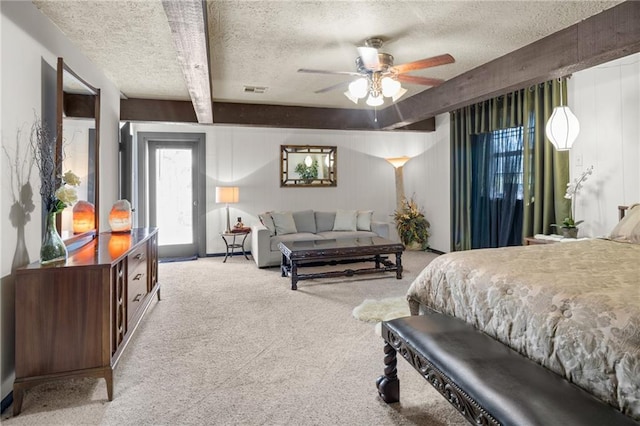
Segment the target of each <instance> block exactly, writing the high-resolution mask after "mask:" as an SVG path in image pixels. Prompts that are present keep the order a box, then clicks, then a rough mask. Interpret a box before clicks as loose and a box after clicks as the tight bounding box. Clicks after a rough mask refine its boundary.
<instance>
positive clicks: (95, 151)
mask: <svg viewBox="0 0 640 426" xmlns="http://www.w3.org/2000/svg"><path fill="white" fill-rule="evenodd" d="M99 160H100V89H97V88H95V87H93V86H91V85H90V84H89V83H87V82H86V81H85V80H83V79H82V78H81V77H80V76H78V75H77V74H76V73H75V72H74V71H73V70H72V69H71V68H69V67H68V66H67V65H66V64H65V63H64V60H63V58H58V67H57V93H56V161H62V172H63V173H64V172H66V171H68V170H71V171H73V172H74V173H75V174H76V175H78V176H79V177H80V180H81V183H80V185H79V186H78V188H77V193H78V200H79V201H80V200H81V201H87V202H89V203H91V204H93V206H94V207H95V216H94V226H93V229H88V230H84V231H82V232H75V233H74V226H73V206H71V207H67V208H66V209H64V211H63V212H62V214H59V215H58V218H57V220H58V229H59V230H60V235H61V236H62V239H63V240H64V242H65V244H66V245H67V248H69V249H73V248H74V247H78V246H81V245H83V244H84V243H86V242H88V241H90V240H91V239H93V238H94V237H95V235H97V233H98V228H99V223H100V222H99V219H100V218H99V212H100V208H99V200H100V197H99V187H100V186H99V176H100V174H99V164H100V161H99Z"/></svg>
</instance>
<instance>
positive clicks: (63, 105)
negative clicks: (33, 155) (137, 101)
mask: <svg viewBox="0 0 640 426" xmlns="http://www.w3.org/2000/svg"><path fill="white" fill-rule="evenodd" d="M65 74H70V75H71V76H72V77H73V78H74V79H76V80H77V81H78V82H79V83H81V84H83V85H84V86H85V87H86V88H87V89H88V90H89V91H91V92H93V95H85V97H86V100H87V102H86V106H87V107H86V108H82V111H79V112H78V113H77V114H78V115H77V116H82V117H83V118H91V116H92V117H93V119H94V120H95V133H96V136H95V149H94V157H93V168H94V170H93V173H94V181H93V188H92V189H93V194H94V203H93V204H94V206H95V229H93V230H90V231H87V232H84V233H81V234H75V235H73V236H71V237H69V238H66V239H65V240H64V243H65V245H66V246H67V249H68V250H70V251H71V250H74V249H77V248H80V247H82V246H83V245H85V244H87V243H88V242H90V241H91V240H93V239H94V238H95V237H96V236H97V235H98V232H99V227H100V89H98V88H95V87H93V86H92V85H90V84H89V83H87V82H86V81H85V80H84V79H83V78H81V77H80V76H79V75H78V74H76V73H75V72H74V71H73V70H72V69H71V68H69V66H68V65H67V64H65V63H64V59H63V58H58V66H57V85H56V86H57V88H56V89H57V90H56V154H55V156H56V158H55V160H56V164H61V162H62V161H63V159H64V157H63V144H64V140H63V138H64V137H63V119H64V116H65V110H66V109H67V107H68V103H69V102H68V99H65V91H64V76H65ZM90 98H93V100H91V99H90ZM83 104H84V102H83ZM90 113H93V114H90ZM87 143H88V141H87ZM87 190H88V191H90V189H89V188H87ZM61 216H62V215H58V217H57V227H58V229H60V230H62V229H61V226H62V217H61Z"/></svg>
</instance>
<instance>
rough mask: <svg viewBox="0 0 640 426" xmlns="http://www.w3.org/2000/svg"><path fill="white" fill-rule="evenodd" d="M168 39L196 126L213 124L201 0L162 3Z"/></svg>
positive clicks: (205, 32)
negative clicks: (196, 118)
mask: <svg viewBox="0 0 640 426" xmlns="http://www.w3.org/2000/svg"><path fill="white" fill-rule="evenodd" d="M162 6H163V7H164V11H165V13H166V15H167V19H168V20H169V27H170V28H171V37H172V38H173V44H174V46H175V48H176V53H177V57H178V62H179V63H180V67H181V68H182V73H183V75H184V79H185V82H186V84H187V89H188V90H189V95H190V96H191V101H192V103H193V108H194V110H195V112H196V116H197V117H198V123H200V124H211V123H213V105H212V96H211V85H210V82H211V79H210V74H209V56H208V51H209V49H208V45H207V44H208V40H209V36H208V30H207V26H206V25H205V22H206V16H205V13H206V9H205V5H204V1H203V0H180V1H171V0H163V1H162Z"/></svg>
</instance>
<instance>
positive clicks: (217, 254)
mask: <svg viewBox="0 0 640 426" xmlns="http://www.w3.org/2000/svg"><path fill="white" fill-rule="evenodd" d="M246 253H247V256H252V253H251V252H250V251H248V252H246ZM233 255H234V256H242V253H238V252H235V253H234V254H233ZM224 256H225V253H207V254H206V256H205V257H224Z"/></svg>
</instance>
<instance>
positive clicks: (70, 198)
mask: <svg viewBox="0 0 640 426" xmlns="http://www.w3.org/2000/svg"><path fill="white" fill-rule="evenodd" d="M56 198H57V199H58V200H60V201H62V202H63V203H64V204H65V205H66V206H70V205H72V204H74V203H75V202H76V201H78V193H77V191H76V189H75V188H74V187H73V186H70V185H62V186H61V187H60V188H58V189H57V190H56Z"/></svg>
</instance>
